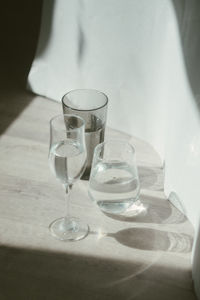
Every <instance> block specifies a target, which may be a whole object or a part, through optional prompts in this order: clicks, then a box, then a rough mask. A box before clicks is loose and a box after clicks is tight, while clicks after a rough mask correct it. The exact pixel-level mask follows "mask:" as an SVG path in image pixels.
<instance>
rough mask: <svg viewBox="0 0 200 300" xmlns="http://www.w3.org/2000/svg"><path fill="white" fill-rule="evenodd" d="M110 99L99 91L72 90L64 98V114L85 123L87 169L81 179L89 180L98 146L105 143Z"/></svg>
mask: <svg viewBox="0 0 200 300" xmlns="http://www.w3.org/2000/svg"><path fill="white" fill-rule="evenodd" d="M107 104H108V97H107V96H106V95H105V94H104V93H102V92H99V91H97V90H91V89H78V90H72V91H70V92H68V93H67V94H65V95H64V96H63V98H62V106H63V112H64V114H74V115H78V116H80V117H81V118H83V120H84V121H85V142H86V149H87V158H88V160H87V167H86V170H85V172H84V174H83V176H82V177H81V179H85V180H88V179H89V176H90V170H91V165H92V158H93V154H94V149H95V147H96V145H98V144H99V143H102V142H103V141H104V134H105V125H106V115H107Z"/></svg>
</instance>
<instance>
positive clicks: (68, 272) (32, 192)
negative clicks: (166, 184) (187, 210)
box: [0, 90, 196, 300]
mask: <svg viewBox="0 0 200 300" xmlns="http://www.w3.org/2000/svg"><path fill="white" fill-rule="evenodd" d="M0 99H1V102H0V110H1V120H0V130H1V138H0V186H1V188H0V265H1V273H0V282H1V283H0V299H20V300H21V299H70V300H71V299H86V300H87V299H89V300H90V299H92V300H95V299H102V300H103V299H122V300H126V299H127V300H128V299H140V300H143V299H147V298H148V299H154V300H155V299H162V300H168V299H175V297H176V299H182V300H184V299H187V300H188V299H196V298H195V296H194V293H193V284H192V275H191V249H192V243H193V228H192V225H191V224H190V222H189V221H188V219H187V218H186V217H185V216H184V215H183V214H182V213H181V212H180V211H179V210H178V209H176V208H175V207H174V206H173V205H172V204H171V203H170V202H169V201H168V200H167V199H166V197H165V195H164V192H163V169H162V164H161V161H160V158H159V156H158V154H157V153H156V152H155V150H154V149H153V148H152V147H151V146H150V145H149V144H147V143H146V142H144V141H142V140H140V139H138V138H134V137H131V136H129V135H127V134H125V133H122V132H119V131H116V130H113V129H110V128H107V129H106V139H109V138H111V137H117V138H120V139H124V140H128V141H129V142H130V143H132V144H133V145H134V146H135V148H136V153H137V164H138V168H139V176H140V181H141V196H140V200H141V211H140V213H139V214H138V215H137V216H134V213H133V210H132V211H131V209H130V211H129V212H127V213H126V214H124V215H121V216H112V215H106V214H104V213H102V212H101V211H100V210H99V209H98V208H97V207H96V206H95V205H94V204H93V203H92V202H91V201H90V199H89V197H88V194H87V190H88V182H87V181H79V182H78V183H76V184H75V186H74V189H73V192H72V197H71V214H72V215H73V216H77V217H79V218H80V219H82V220H83V221H85V222H87V223H88V224H89V226H90V233H89V235H88V236H87V238H85V239H83V240H81V241H78V242H62V241H58V240H56V239H54V238H53V237H52V236H51V235H50V233H49V230H48V226H49V223H50V222H52V220H54V219H56V218H58V217H61V216H63V215H64V214H65V208H66V203H65V197H64V191H63V189H62V187H61V185H60V183H58V182H57V181H56V179H55V177H54V176H53V175H52V174H51V173H50V170H49V166H48V161H47V153H48V142H49V120H50V118H51V117H52V116H54V115H56V114H59V113H62V110H61V104H60V103H56V102H54V101H52V100H49V99H46V98H43V97H40V96H35V95H33V94H31V93H28V92H26V91H23V90H12V91H10V92H8V91H6V92H2V93H1V96H0Z"/></svg>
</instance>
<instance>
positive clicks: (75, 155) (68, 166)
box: [49, 114, 89, 240]
mask: <svg viewBox="0 0 200 300" xmlns="http://www.w3.org/2000/svg"><path fill="white" fill-rule="evenodd" d="M84 130H85V123H84V120H83V119H82V118H80V117H78V116H75V115H69V114H68V115H66V114H64V115H58V116H56V117H54V118H52V119H51V121H50V145H49V165H50V169H51V171H52V173H53V174H54V175H55V177H56V178H57V180H58V181H59V182H60V183H61V184H62V185H63V186H64V188H65V190H66V195H67V205H68V208H67V214H66V216H65V217H62V218H60V219H57V220H55V221H53V222H52V223H51V224H50V226H49V228H50V232H51V233H52V235H53V236H54V237H56V238H58V239H60V240H79V239H81V238H83V237H85V236H86V235H87V233H88V230H89V229H88V225H87V224H84V223H81V222H80V221H79V220H77V219H76V220H75V218H71V217H70V216H69V196H70V191H71V189H72V186H73V184H74V183H75V182H76V181H77V180H78V179H80V177H81V175H82V174H83V173H84V171H85V168H86V164H87V152H86V146H85V136H84Z"/></svg>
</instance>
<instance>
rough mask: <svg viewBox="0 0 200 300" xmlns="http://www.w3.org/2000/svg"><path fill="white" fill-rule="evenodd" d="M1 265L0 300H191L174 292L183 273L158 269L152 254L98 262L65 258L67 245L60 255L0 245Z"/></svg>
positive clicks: (158, 261) (90, 258) (89, 258)
mask: <svg viewBox="0 0 200 300" xmlns="http://www.w3.org/2000/svg"><path fill="white" fill-rule="evenodd" d="M57 243H59V241H57ZM0 264H1V272H0V281H1V285H0V298H1V299H20V300H27V299H37V300H40V299H42V300H44V299H48V300H57V299H59V300H62V299H63V300H64V299H70V300H75V299H77V300H78V299H87V300H96V299H98V300H102V299H116V300H122V299H124V300H126V299H127V300H128V299H133V298H134V297H137V299H140V300H146V299H154V300H158V299H159V300H160V299H163V298H162V295H163V294H166V297H165V300H168V299H169V300H171V299H173V296H174V295H177V293H178V294H179V296H180V299H192V298H182V297H181V296H183V295H182V293H183V294H184V295H185V294H186V296H187V291H186V289H185V288H184V289H182V288H178V283H179V281H181V280H182V279H183V280H184V277H186V274H185V273H186V271H185V273H184V272H183V269H182V271H181V275H180V270H178V269H177V268H176V266H175V267H174V266H173V265H172V264H168V265H167V264H166V265H165V268H164V269H163V265H162V260H161V256H160V255H158V254H157V253H155V255H153V254H152V255H151V259H149V260H147V259H145V260H142V261H140V260H139V259H138V258H137V259H130V260H129V258H128V257H127V258H126V259H124V260H123V261H122V260H114V259H111V258H110V259H109V258H106V257H98V256H95V253H94V256H84V255H81V254H79V255H75V254H72V253H70V251H69V250H68V247H67V244H66V248H65V250H64V248H63V252H59V251H58V252H52V251H47V250H31V249H22V248H20V249H18V248H13V247H7V246H2V245H1V247H0ZM187 272H188V270H187ZM171 274H173V280H177V282H176V287H175V286H173V285H170V284H167V285H166V284H165V282H166V281H167V282H169V278H170V277H171ZM186 284H187V282H186ZM133 287H134V289H133ZM186 287H187V286H186ZM152 288H153V289H152ZM188 289H189V288H188ZM155 291H156V293H155ZM188 293H189V292H188Z"/></svg>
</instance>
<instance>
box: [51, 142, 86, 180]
mask: <svg viewBox="0 0 200 300" xmlns="http://www.w3.org/2000/svg"><path fill="white" fill-rule="evenodd" d="M49 163H50V167H51V169H52V171H53V173H54V174H55V176H56V177H57V179H58V180H60V181H61V182H62V183H69V184H71V183H73V182H74V181H75V180H76V179H78V178H79V177H80V175H81V174H82V173H83V170H84V168H85V164H86V152H85V151H84V149H83V146H82V145H80V143H78V142H77V141H75V140H73V139H67V140H64V141H61V142H59V143H57V144H55V145H53V146H52V147H51V149H50V153H49Z"/></svg>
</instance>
